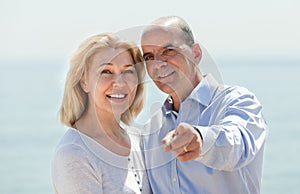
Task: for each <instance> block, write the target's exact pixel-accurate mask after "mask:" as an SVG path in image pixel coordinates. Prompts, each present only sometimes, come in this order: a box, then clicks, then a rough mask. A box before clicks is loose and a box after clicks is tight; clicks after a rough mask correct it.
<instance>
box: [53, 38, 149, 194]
mask: <svg viewBox="0 0 300 194" xmlns="http://www.w3.org/2000/svg"><path fill="white" fill-rule="evenodd" d="M144 76H145V69H144V64H143V62H142V56H141V53H140V51H139V49H138V48H137V46H136V45H134V44H132V43H129V42H128V41H124V40H122V39H120V38H119V37H118V36H116V35H114V34H110V33H106V34H100V35H95V36H92V37H90V38H88V39H87V40H85V41H84V42H83V43H82V44H81V45H80V47H79V48H78V50H77V51H76V52H75V54H74V55H73V57H72V59H71V61H70V69H69V72H68V74H67V78H66V84H65V91H64V97H63V101H62V105H61V108H60V112H59V113H60V118H61V122H62V123H63V124H65V125H66V126H68V127H69V129H68V130H67V132H66V133H65V135H64V136H63V137H62V139H61V141H60V143H59V145H58V146H57V148H56V151H55V154H54V159H53V163H52V180H53V185H54V189H55V192H56V193H59V194H67V193H70V194H71V193H72V194H74V193H90V194H94V193H151V189H150V188H149V183H148V180H147V176H146V173H145V169H144V161H143V158H142V155H141V152H140V149H139V145H140V142H139V136H140V135H139V131H138V130H137V129H134V128H133V127H129V124H130V123H131V121H132V120H133V119H134V118H135V117H136V116H137V114H138V113H139V112H140V111H141V109H142V107H143V102H144V85H143V81H144Z"/></svg>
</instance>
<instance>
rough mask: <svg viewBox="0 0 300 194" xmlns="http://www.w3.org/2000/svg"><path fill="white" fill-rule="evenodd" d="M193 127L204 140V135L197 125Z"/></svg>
mask: <svg viewBox="0 0 300 194" xmlns="http://www.w3.org/2000/svg"><path fill="white" fill-rule="evenodd" d="M193 128H194V129H195V130H196V131H197V132H198V133H199V135H200V137H201V140H203V137H202V134H201V132H200V130H199V129H198V128H197V127H195V126H193Z"/></svg>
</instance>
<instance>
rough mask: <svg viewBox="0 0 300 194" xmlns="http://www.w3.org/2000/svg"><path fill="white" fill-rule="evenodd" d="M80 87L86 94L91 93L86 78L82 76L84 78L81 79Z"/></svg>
mask: <svg viewBox="0 0 300 194" xmlns="http://www.w3.org/2000/svg"><path fill="white" fill-rule="evenodd" d="M80 86H81V88H82V90H83V91H84V92H85V93H89V90H88V84H87V82H86V78H85V77H84V76H82V78H81V79H80Z"/></svg>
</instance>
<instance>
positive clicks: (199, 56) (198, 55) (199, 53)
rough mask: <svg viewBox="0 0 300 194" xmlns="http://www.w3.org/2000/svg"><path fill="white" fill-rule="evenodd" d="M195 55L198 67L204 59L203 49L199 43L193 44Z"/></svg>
mask: <svg viewBox="0 0 300 194" xmlns="http://www.w3.org/2000/svg"><path fill="white" fill-rule="evenodd" d="M193 53H194V59H195V64H196V65H198V64H199V63H200V61H201V59H202V49H201V47H200V45H199V43H195V44H193Z"/></svg>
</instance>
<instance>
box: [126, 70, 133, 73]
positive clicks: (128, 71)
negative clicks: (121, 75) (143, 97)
mask: <svg viewBox="0 0 300 194" xmlns="http://www.w3.org/2000/svg"><path fill="white" fill-rule="evenodd" d="M125 73H133V70H126V71H125Z"/></svg>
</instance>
